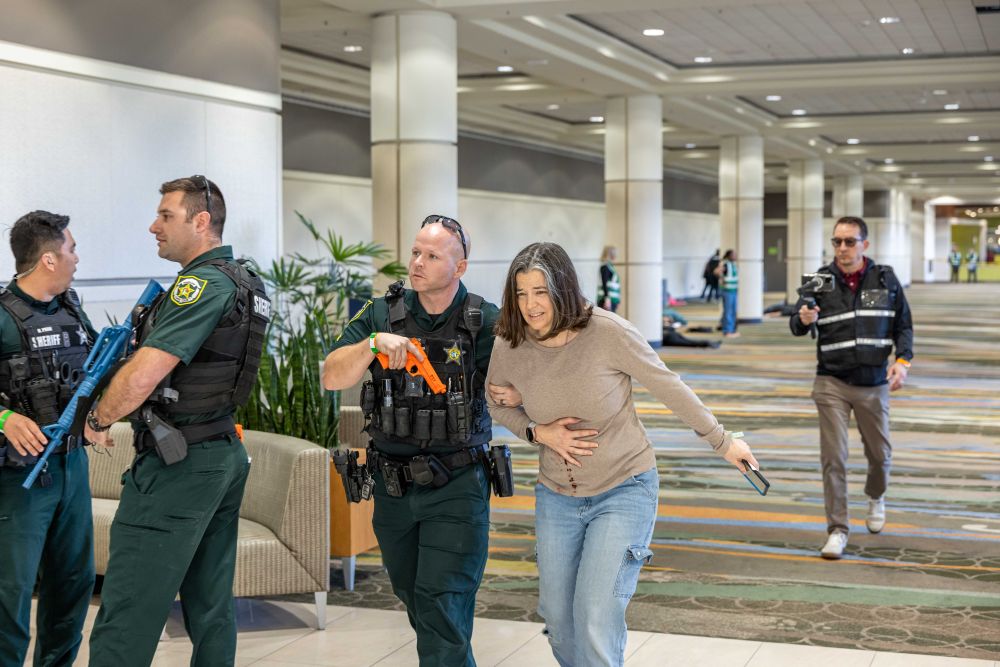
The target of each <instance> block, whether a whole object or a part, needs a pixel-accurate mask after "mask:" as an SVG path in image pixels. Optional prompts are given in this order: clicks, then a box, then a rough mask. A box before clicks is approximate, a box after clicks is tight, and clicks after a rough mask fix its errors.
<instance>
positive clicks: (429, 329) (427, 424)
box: [323, 216, 499, 667]
mask: <svg viewBox="0 0 1000 667" xmlns="http://www.w3.org/2000/svg"><path fill="white" fill-rule="evenodd" d="M468 250H469V241H468V235H467V234H466V233H465V231H464V230H463V229H462V227H461V226H460V225H459V224H458V223H457V222H456V221H455V220H452V219H451V218H446V217H444V216H430V217H428V218H427V219H425V220H424V222H423V225H422V227H421V229H420V231H419V232H418V233H417V236H416V239H415V240H414V242H413V248H412V250H411V252H410V262H409V276H410V284H411V285H412V289H410V290H403V289H402V287H401V285H399V284H397V286H396V288H395V289H391V290H390V292H389V294H388V295H387V296H386V297H385V298H378V299H375V300H374V301H373V302H369V303H368V304H366V306H365V308H364V310H362V311H361V312H360V313H359V314H358V315H357V316H356V317H355V318H354V320H352V321H351V323H350V324H349V325H348V326H347V328H346V329H345V330H344V333H343V334H342V335H341V337H340V339H339V340H338V341H337V343H336V344H335V345H334V350H333V351H332V352H331V353H330V354H329V356H327V358H326V361H325V363H324V365H323V385H324V387H326V388H327V389H343V388H346V387H351V386H353V385H355V384H356V383H357V382H358V381H359V380H360V379H361V377H362V376H363V375H364V373H365V371H366V370H369V369H370V370H371V372H372V381H371V382H369V383H365V386H364V390H363V392H362V393H363V397H362V408H363V410H364V411H365V413H366V416H367V424H368V426H367V431H368V433H369V435H371V437H372V444H373V446H374V451H373V450H372V449H369V452H370V453H369V462H368V465H369V468H371V469H373V470H375V471H376V472H375V473H374V477H375V512H374V517H373V520H372V524H373V527H374V528H375V536H376V537H377V538H378V543H379V547H380V548H381V550H382V559H383V562H384V563H385V566H386V570H387V571H388V573H389V579H390V581H391V582H392V588H393V591H394V592H395V593H396V595H397V596H398V597H399V599H400V600H402V601H403V603H404V604H405V605H406V611H407V613H408V614H409V618H410V625H412V626H413V628H414V630H416V633H417V653H418V654H419V656H420V664H421V665H422V666H423V667H451V666H470V667H471V666H474V665H475V664H476V663H475V660H474V659H473V657H472V648H471V643H470V641H471V638H472V621H473V611H474V609H475V603H476V590H477V589H478V588H479V583H480V581H481V580H482V576H483V570H484V568H485V566H486V556H487V541H488V533H489V494H490V488H489V480H488V479H487V475H486V472H485V466H484V465H482V463H483V462H484V461H483V457H484V456H486V453H487V451H488V442H489V440H490V438H491V436H492V433H491V430H490V429H491V426H492V420H491V419H490V415H489V412H488V411H487V408H486V400H485V389H484V383H485V379H486V371H487V368H488V366H489V360H490V354H491V353H492V351H493V324H494V322H495V321H496V319H497V315H498V313H499V311H498V309H497V307H496V306H495V305H493V304H491V303H487V302H486V301H484V300H483V299H482V297H479V296H476V295H474V294H470V293H468V292H467V290H466V289H465V286H464V285H463V284H462V282H461V278H462V276H463V275H464V274H465V270H466V267H467V265H468ZM410 338H417V339H419V340H421V341H423V346H424V350H425V351H426V352H427V358H428V359H429V360H430V361H431V362H432V365H433V366H434V368H435V371H436V372H437V374H438V376H439V377H440V379H441V381H442V382H443V383H445V385H446V387H447V392H446V393H445V394H432V393H431V392H430V391H428V388H427V385H426V383H425V382H424V380H423V379H422V378H417V379H415V380H414V379H412V378H410V376H409V375H407V374H406V372H405V371H403V370H400V369H402V368H403V366H404V364H405V362H406V358H407V353H408V352H409V353H413V354H414V355H415V356H417V357H418V358H423V357H422V355H420V353H419V351H418V350H417V349H416V347H415V346H414V345H413V343H412V342H410ZM379 352H382V353H385V354H386V355H387V356H388V360H389V363H388V366H389V369H388V370H383V368H382V366H381V365H380V364H379V363H378V362H377V361H376V359H375V355H376V354H377V353H379ZM429 455H430V456H429ZM431 456H433V459H431ZM373 459H374V460H373Z"/></svg>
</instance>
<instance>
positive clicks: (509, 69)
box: [497, 65, 514, 72]
mask: <svg viewBox="0 0 1000 667" xmlns="http://www.w3.org/2000/svg"><path fill="white" fill-rule="evenodd" d="M497 71H498V72H513V71H514V68H513V67H511V66H510V65H498V66H497Z"/></svg>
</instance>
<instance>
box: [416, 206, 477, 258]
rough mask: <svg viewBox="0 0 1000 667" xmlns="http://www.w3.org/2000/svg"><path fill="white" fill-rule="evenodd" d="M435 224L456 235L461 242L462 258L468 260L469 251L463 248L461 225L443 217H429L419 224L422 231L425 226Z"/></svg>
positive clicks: (463, 239)
mask: <svg viewBox="0 0 1000 667" xmlns="http://www.w3.org/2000/svg"><path fill="white" fill-rule="evenodd" d="M435 223H440V224H441V225H442V226H444V228H445V229H447V230H450V231H453V232H455V233H456V234H458V240H459V241H461V242H462V257H463V258H465V259H469V249H468V248H467V247H466V246H465V232H463V231H462V225H460V224H458V220H455V219H453V218H449V217H447V216H444V215H429V216H427V217H426V218H424V221H423V222H422V223H420V228H421V229H423V228H424V227H426V226H427V225H433V224H435Z"/></svg>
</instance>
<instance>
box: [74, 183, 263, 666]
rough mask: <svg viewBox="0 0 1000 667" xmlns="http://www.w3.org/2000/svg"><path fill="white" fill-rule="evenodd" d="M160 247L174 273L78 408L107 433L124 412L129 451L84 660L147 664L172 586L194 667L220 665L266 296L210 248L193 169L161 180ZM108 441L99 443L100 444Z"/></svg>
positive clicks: (205, 186) (210, 189) (211, 211)
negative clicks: (242, 424)
mask: <svg viewBox="0 0 1000 667" xmlns="http://www.w3.org/2000/svg"><path fill="white" fill-rule="evenodd" d="M160 193H161V194H162V195H163V198H162V200H161V201H160V206H159V209H158V212H157V217H156V220H155V221H154V222H153V224H152V225H151V226H150V228H149V231H150V232H152V233H153V234H154V235H155V236H156V241H157V245H158V247H159V255H160V257H163V258H164V259H169V260H171V261H174V262H177V263H178V264H180V265H181V266H182V267H183V268H182V269H181V271H180V273H179V275H178V276H177V279H176V280H175V281H174V283H173V285H172V286H171V288H170V289H169V290H168V291H167V292H166V293H165V294H164V295H163V296H162V297H161V298H160V299H159V300H158V301H156V302H154V304H153V306H152V307H151V309H150V310H149V311H147V313H146V314H145V316H142V317H140V318H139V320H140V321H139V322H138V324H137V335H138V343H139V348H138V350H137V351H136V352H135V354H134V355H133V356H132V357H131V358H130V359H129V361H128V363H126V364H125V365H124V366H123V367H122V369H121V370H120V371H118V373H116V374H115V376H114V378H113V379H112V381H111V384H110V385H109V387H108V390H107V391H106V392H105V393H104V395H103V396H102V397H101V398H100V399H99V402H98V404H97V406H96V407H95V409H94V410H93V411H92V412H91V413H90V414H89V415H88V417H87V427H86V436H87V437H88V439H90V440H93V441H95V442H102V443H103V442H106V441H107V429H108V428H109V427H110V425H111V424H112V423H114V422H115V421H117V420H119V419H121V418H122V417H125V416H126V415H129V416H130V417H131V418H132V422H133V428H134V430H135V442H134V445H135V448H136V457H135V460H134V461H133V463H132V467H131V468H130V469H129V470H128V471H127V472H126V473H125V474H124V475H123V476H122V483H123V485H124V488H123V489H122V496H121V502H120V504H119V506H118V512H117V514H116V515H115V519H114V523H113V524H112V526H111V553H110V560H109V562H108V570H107V574H106V575H105V577H104V585H103V587H102V589H101V608H100V611H99V612H98V614H97V621H96V622H95V624H94V630H93V632H92V633H91V639H90V665H91V667H122V666H123V665H128V667H141V666H143V665H149V664H150V662H152V659H153V654H154V652H155V651H156V646H157V641H158V640H159V638H160V633H161V631H162V630H163V625H164V623H165V622H166V620H167V615H168V613H169V611H170V605H171V603H172V602H173V601H174V597H175V596H176V595H177V593H178V591H179V592H180V597H181V606H182V608H183V612H184V625H185V627H186V628H187V631H188V635H189V636H190V637H191V641H192V643H193V644H194V652H193V655H192V658H191V665H192V666H193V667H224V666H226V665H232V664H233V663H234V661H235V654H236V619H235V614H234V605H233V597H232V588H233V573H234V570H235V562H236V538H237V527H238V523H239V510H240V503H241V501H242V499H243V488H244V485H245V484H246V480H247V473H248V472H249V468H250V461H249V460H248V458H247V453H246V450H245V449H244V448H243V444H242V442H241V441H240V439H239V437H238V436H237V433H236V429H235V425H234V423H233V418H232V415H233V412H234V411H235V409H236V406H237V405H239V404H240V403H242V402H243V401H245V400H246V398H247V396H248V395H249V392H250V388H251V387H252V386H253V382H254V380H255V378H256V374H257V367H258V364H259V362H260V352H261V346H262V343H263V335H264V329H265V327H266V324H267V320H268V318H269V316H270V302H269V301H268V300H267V296H266V294H265V293H264V288H263V284H262V283H261V281H260V279H259V278H257V276H256V275H254V274H253V273H251V272H249V271H248V270H247V269H246V268H244V267H243V265H242V264H240V263H238V262H235V261H233V252H232V249H231V248H230V247H229V246H224V245H222V230H223V224H224V223H225V219H226V204H225V200H224V199H223V197H222V192H221V191H220V190H219V188H218V187H216V186H215V184H214V183H211V182H210V181H209V180H208V179H206V178H205V177H203V176H192V177H190V178H181V179H178V180H175V181H170V182H168V183H164V184H163V186H162V187H161V188H160ZM109 444H110V443H109Z"/></svg>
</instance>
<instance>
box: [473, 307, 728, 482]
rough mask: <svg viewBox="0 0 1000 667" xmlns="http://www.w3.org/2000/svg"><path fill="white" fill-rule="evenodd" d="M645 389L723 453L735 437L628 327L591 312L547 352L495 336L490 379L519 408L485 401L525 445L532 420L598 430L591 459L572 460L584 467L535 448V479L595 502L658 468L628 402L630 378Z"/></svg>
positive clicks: (610, 315) (613, 317) (533, 343)
mask: <svg viewBox="0 0 1000 667" xmlns="http://www.w3.org/2000/svg"><path fill="white" fill-rule="evenodd" d="M633 379H635V380H636V381H637V382H639V383H640V384H642V385H643V386H644V387H646V388H647V389H648V390H649V391H650V392H651V393H652V394H653V395H654V396H655V397H656V398H657V399H658V400H660V401H662V402H663V404H664V405H665V406H667V407H668V408H669V409H670V410H671V411H673V413H674V414H675V415H677V417H678V418H679V419H680V420H681V421H683V422H684V423H685V424H687V425H688V426H689V427H691V428H692V429H693V430H694V432H695V433H697V434H698V435H699V436H700V437H701V438H702V439H704V440H705V441H707V442H708V443H709V444H710V445H712V447H713V449H715V450H716V451H717V452H719V453H720V454H725V452H726V450H727V449H728V448H729V445H730V443H731V442H732V436H731V434H730V433H728V432H727V431H725V430H724V429H723V427H722V425H721V424H719V422H718V421H717V420H716V419H715V416H714V415H713V414H712V413H711V412H710V411H709V409H708V408H706V407H705V406H704V404H703V403H702V402H701V400H700V399H699V398H698V396H696V395H695V393H694V392H693V391H692V390H691V388H690V387H688V386H687V385H686V384H684V383H683V382H682V381H681V379H680V377H679V376H678V375H677V374H676V373H674V372H673V371H671V370H669V369H668V368H667V367H666V366H665V365H664V363H663V361H662V360H661V359H660V357H659V356H658V355H657V354H656V352H654V351H653V349H652V348H651V347H650V346H649V345H648V344H647V343H646V341H645V339H644V338H643V336H642V334H640V333H639V331H638V329H636V328H635V327H634V326H632V324H631V323H629V322H628V321H626V320H624V319H622V318H620V317H618V316H617V315H615V314H613V313H610V312H608V311H606V310H602V309H600V308H596V307H595V308H594V314H593V317H591V318H590V323H589V324H588V325H587V327H586V328H584V329H583V330H581V331H580V332H579V333H578V334H577V336H576V337H575V338H573V339H572V340H570V341H569V342H568V343H567V344H566V345H563V346H562V347H544V346H542V345H539V344H538V343H537V342H536V341H535V340H534V339H532V338H531V337H530V336H529V337H528V339H527V340H525V341H524V342H523V343H521V344H520V345H518V346H517V347H516V348H514V349H511V347H510V343H509V342H508V341H505V340H503V339H501V338H500V337H497V339H496V342H495V343H494V346H493V356H492V358H491V359H490V370H489V375H488V381H489V382H492V383H493V384H498V385H513V386H514V387H515V388H516V389H517V390H518V391H519V392H521V398H522V401H523V405H522V406H521V407H519V408H509V407H502V406H499V405H496V404H495V403H494V402H493V401H492V400H489V406H490V414H491V415H493V418H494V419H496V420H497V421H498V422H500V423H501V424H503V425H504V426H506V427H507V428H509V429H510V430H511V431H512V432H513V433H514V434H515V435H517V436H518V437H520V438H522V439H526V431H527V426H528V423H529V422H530V421H535V422H537V423H539V424H548V423H549V422H552V421H554V420H556V419H560V418H562V417H576V418H578V419H581V420H582V421H581V422H580V423H579V424H576V425H575V426H572V427H571V428H579V429H596V430H597V431H598V435H597V436H596V438H595V439H594V440H595V441H596V442H597V443H598V446H597V448H596V449H594V450H593V452H594V455H593V456H582V457H574V458H576V459H577V460H578V461H580V463H581V464H582V467H577V466H574V465H570V464H568V463H566V462H565V461H563V459H562V457H560V456H559V454H557V453H556V452H555V451H553V450H551V449H549V448H548V447H545V446H541V447H540V461H539V481H540V482H541V483H542V484H544V485H545V486H546V487H548V488H549V489H551V490H552V491H555V492H556V493H562V494H565V495H575V496H593V495H597V494H599V493H603V492H604V491H607V490H609V489H611V488H614V487H615V486H617V485H619V484H621V483H622V482H623V481H625V480H626V479H628V478H629V477H631V476H633V475H638V474H641V473H643V472H646V471H647V470H649V469H650V468H653V467H654V466H655V465H656V458H655V456H654V454H653V448H652V445H651V443H650V441H649V438H648V437H647V435H646V429H645V428H643V426H642V423H641V422H640V421H639V416H638V415H637V414H636V411H635V404H634V403H633V401H632V380H633Z"/></svg>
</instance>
